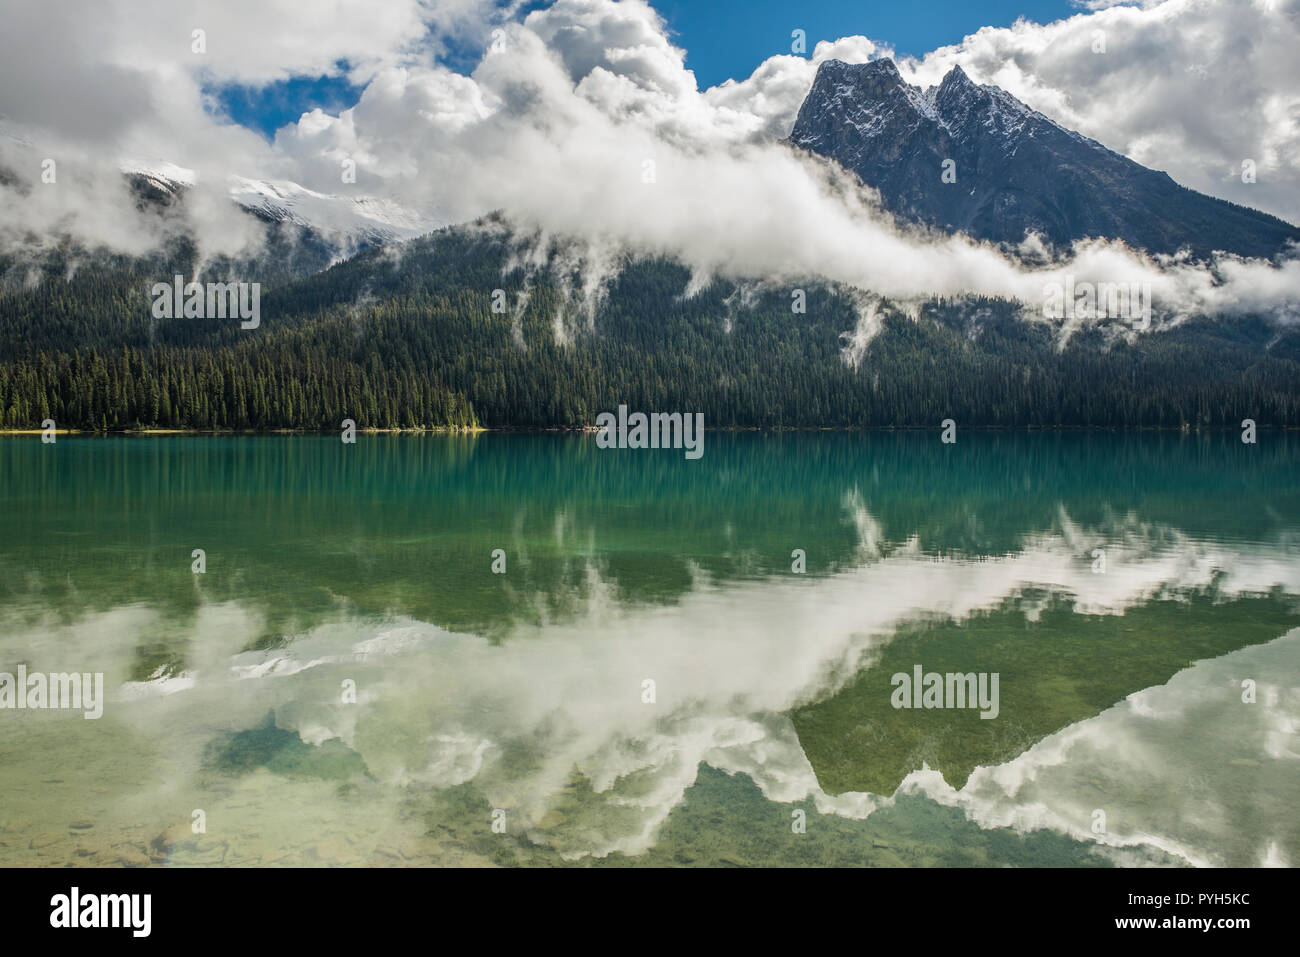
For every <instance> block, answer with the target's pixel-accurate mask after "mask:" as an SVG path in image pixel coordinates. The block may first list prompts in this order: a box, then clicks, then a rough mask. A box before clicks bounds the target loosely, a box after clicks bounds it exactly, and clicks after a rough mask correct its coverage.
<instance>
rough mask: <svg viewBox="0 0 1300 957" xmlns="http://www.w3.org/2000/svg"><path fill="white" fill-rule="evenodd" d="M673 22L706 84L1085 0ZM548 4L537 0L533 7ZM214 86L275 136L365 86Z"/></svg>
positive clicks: (875, 1)
mask: <svg viewBox="0 0 1300 957" xmlns="http://www.w3.org/2000/svg"><path fill="white" fill-rule="evenodd" d="M651 4H652V6H654V8H655V9H656V10H658V11H659V13H660V15H661V16H663V18H664V19H665V20H666V21H667V23H668V27H669V31H670V35H671V37H672V39H673V42H674V43H676V45H677V46H679V47H682V48H683V49H685V50H686V66H687V68H688V69H691V70H694V71H695V78H696V81H697V82H698V83H699V85H700V88H701V89H703V88H705V87H710V86H715V85H717V84H718V83H721V82H723V81H724V80H726V79H728V78H729V77H730V78H734V79H737V80H741V79H744V78H745V77H747V76H749V75H750V73H752V72H753V71H754V68H755V67H757V66H758V65H759V64H760V63H762V62H763V61H764V60H766V59H767V58H768V57H770V56H773V55H775V54H778V53H787V54H788V53H790V52H791V51H790V42H791V40H790V34H791V31H792V30H794V29H796V28H798V29H802V30H803V31H804V32H805V34H806V36H807V54H806V55H811V54H812V51H813V48H814V47H815V46H816V45H817V42H818V41H819V40H836V39H839V38H840V37H846V36H854V35H859V34H860V35H863V36H867V37H870V38H871V39H872V40H874V41H876V42H877V43H884V44H888V45H890V46H892V47H893V48H894V49H895V50H896V51H897V52H898V53H899V54H913V55H916V56H919V55H921V54H924V53H927V52H929V51H930V50H933V49H935V48H936V47H940V46H943V45H945V44H948V43H956V42H957V41H958V40H960V39H961V38H962V37H964V36H966V35H967V34H970V33H974V32H975V31H976V30H978V29H979V28H980V27H982V26H999V27H1000V26H1009V25H1010V24H1012V23H1014V22H1015V21H1016V19H1017V18H1018V17H1022V16H1023V17H1026V18H1028V19H1030V20H1035V21H1037V22H1039V23H1048V22H1050V21H1052V20H1059V19H1061V18H1063V17H1068V16H1070V15H1072V14H1074V13H1079V12H1080V10H1079V8H1078V7H1076V6H1075V5H1073V4H1072V3H1071V2H1070V0H980V2H978V3H973V2H971V0H925V2H924V3H914V2H898V0H890V2H885V0H815V2H808V3H803V4H795V3H793V2H791V0H703V2H702V0H651ZM542 5H544V4H539V3H530V4H529V5H528V6H527V7H526V8H525V11H526V10H527V9H531V8H534V7H536V6H542ZM481 53H482V51H481V50H478V49H474V50H464V49H459V48H457V47H456V46H454V45H453V46H452V47H451V48H450V50H449V52H448V55H447V56H446V57H445V58H444V62H445V63H446V65H447V66H449V67H450V68H451V69H453V70H457V71H460V72H465V73H468V72H469V71H470V70H472V69H473V68H474V66H475V64H476V63H477V59H478V57H479V56H480V55H481ZM208 92H209V93H210V94H211V95H212V97H213V98H214V100H215V103H216V105H217V107H218V108H219V109H220V110H221V111H222V112H224V113H225V114H226V115H227V116H229V117H230V118H231V119H233V120H234V121H235V122H236V123H239V124H241V125H243V126H247V127H249V128H250V129H254V130H257V131H258V132H260V133H262V134H263V135H264V136H267V137H268V138H269V137H270V136H271V135H272V134H273V133H274V132H275V130H277V129H279V128H280V127H281V126H283V125H284V124H286V123H291V122H294V121H295V120H297V119H298V117H299V116H300V115H301V114H303V113H305V112H307V111H309V110H311V109H313V108H316V107H320V108H321V109H324V110H326V111H328V112H331V113H336V112H338V111H339V110H340V109H345V108H347V107H348V106H351V105H352V104H354V103H355V102H356V101H357V98H358V97H360V95H361V89H360V88H359V87H354V86H352V85H351V84H350V83H348V82H347V80H346V79H345V78H344V77H341V76H330V77H325V76H322V77H295V78H293V79H290V80H286V81H282V82H278V83H271V84H269V85H267V86H262V87H244V86H225V87H221V88H217V89H210V90H208Z"/></svg>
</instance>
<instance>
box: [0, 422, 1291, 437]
mask: <svg viewBox="0 0 1300 957" xmlns="http://www.w3.org/2000/svg"><path fill="white" fill-rule="evenodd" d="M1257 428H1258V430H1259V431H1267V432H1280V433H1286V432H1296V431H1300V426H1275V425H1268V424H1261V425H1259V426H1257ZM940 429H941V426H937V425H936V426H928V425H860V426H815V425H810V426H713V427H708V426H706V427H705V429H704V431H706V432H713V433H718V434H727V433H731V434H739V433H756V434H765V435H781V434H786V433H814V432H834V433H843V434H850V433H855V432H862V433H876V432H935V431H940ZM961 430H962V431H963V432H980V433H984V432H1078V433H1095V432H1109V433H1117V434H1125V435H1128V434H1133V433H1138V432H1160V433H1177V434H1179V435H1209V434H1217V433H1227V432H1240V431H1241V429H1240V427H1239V426H1235V425H1224V426H1197V427H1195V428H1192V427H1191V426H1159V425H1138V426H1109V425H967V426H961ZM356 431H357V433H358V434H362V435H478V434H480V433H484V432H495V433H497V434H500V435H550V434H554V433H563V434H576V435H595V434H596V433H598V432H599V431H600V429H599V428H597V427H596V426H580V427H572V426H544V427H536V428H511V427H503V428H496V429H492V428H487V427H484V426H474V427H472V428H453V427H450V426H430V427H427V428H418V429H362V428H358V429H357V430H356ZM45 432H46V430H45V429H0V436H6V435H9V436H15V435H44V434H45ZM54 434H55V435H77V436H110V435H120V436H132V437H148V436H168V435H180V436H198V435H209V436H227V435H320V436H325V435H331V436H332V435H337V434H338V430H337V429H105V430H100V429H55V430H54Z"/></svg>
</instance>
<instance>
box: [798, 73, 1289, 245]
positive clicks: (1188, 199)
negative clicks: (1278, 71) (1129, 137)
mask: <svg viewBox="0 0 1300 957" xmlns="http://www.w3.org/2000/svg"><path fill="white" fill-rule="evenodd" d="M790 141H791V142H792V143H793V144H794V145H795V146H798V147H802V148H803V149H807V150H810V151H812V152H814V153H818V154H820V155H822V156H827V157H830V158H832V159H835V160H836V161H838V162H839V163H840V164H841V165H842V166H844V167H845V168H846V169H849V170H852V171H853V172H854V173H856V174H858V176H859V177H860V178H861V179H862V180H863V182H865V183H866V184H867V185H869V186H872V187H875V188H876V189H878V190H879V191H880V193H881V196H882V199H883V202H884V204H885V206H886V208H887V209H889V210H890V211H891V212H893V213H894V214H895V215H897V216H899V217H901V218H903V219H906V220H910V221H914V222H920V223H925V224H927V225H931V226H937V227H940V228H942V229H945V230H948V231H961V232H965V233H968V234H970V235H972V236H974V237H976V238H979V239H987V240H991V241H993V242H999V243H1010V244H1017V243H1020V242H1021V241H1022V240H1023V239H1024V238H1025V235H1026V233H1028V232H1031V231H1032V232H1036V233H1039V234H1041V235H1042V236H1043V237H1045V238H1046V239H1048V240H1049V241H1051V242H1052V243H1055V244H1058V245H1062V246H1068V245H1069V243H1070V242H1071V241H1072V240H1075V239H1082V238H1085V237H1089V236H1094V237H1107V238H1112V239H1122V240H1124V241H1125V242H1127V243H1129V244H1130V245H1132V246H1136V247H1140V248H1142V249H1146V250H1149V251H1152V252H1163V253H1172V252H1176V251H1178V250H1179V249H1182V248H1186V249H1189V250H1191V252H1192V253H1193V254H1194V255H1196V256H1207V255H1209V253H1210V252H1211V251H1213V250H1228V251H1230V252H1236V253H1239V254H1241V255H1247V256H1272V255H1274V254H1275V253H1277V252H1279V251H1280V250H1282V249H1283V248H1284V247H1285V245H1286V243H1287V241H1288V240H1296V241H1300V230H1297V229H1296V228H1295V227H1294V226H1291V225H1289V224H1288V223H1285V222H1283V221H1282V220H1280V219H1277V218H1276V217H1273V216H1269V215H1267V214H1266V213H1261V212H1257V211H1255V210H1252V209H1248V208H1246V207H1243V206H1238V205H1236V204H1234V203H1228V202H1225V201H1223V200H1219V199H1214V198H1213V197H1210V196H1206V195H1204V194H1202V193H1197V192H1195V191H1193V190H1190V189H1186V188H1185V187H1182V186H1179V185H1178V184H1177V183H1175V182H1174V181H1173V180H1172V179H1171V178H1170V177H1169V175H1168V174H1166V173H1162V172H1157V171H1155V170H1151V169H1147V168H1146V167H1144V166H1141V165H1140V164H1138V163H1135V162H1133V161H1132V160H1130V159H1128V158H1127V157H1125V156H1121V155H1120V154H1118V153H1115V152H1113V151H1111V150H1109V149H1107V148H1106V147H1105V146H1103V145H1102V144H1100V143H1098V142H1097V141H1095V140H1091V139H1088V138H1087V137H1085V136H1081V135H1080V134H1078V133H1076V132H1074V131H1072V130H1068V129H1065V128H1064V127H1062V126H1060V125H1058V124H1057V123H1055V122H1053V121H1052V120H1051V119H1049V118H1048V117H1046V116H1044V115H1043V114H1041V113H1038V112H1036V111H1034V110H1032V109H1030V108H1029V107H1028V106H1026V105H1025V104H1024V103H1021V102H1020V101H1019V100H1018V99H1016V98H1015V97H1014V96H1012V95H1011V94H1009V93H1007V92H1006V91H1004V90H1001V89H999V88H998V87H996V86H980V85H977V84H975V83H974V82H972V81H971V79H970V78H969V77H968V76H967V75H966V74H965V72H964V71H963V70H962V69H961V67H953V68H952V70H950V71H949V73H948V74H947V76H945V77H944V78H943V81H942V82H941V83H940V84H939V85H938V86H936V87H930V88H929V89H926V90H922V89H920V88H919V87H915V86H912V85H911V84H909V83H907V82H905V81H904V80H903V78H902V77H901V76H900V75H899V72H898V68H897V67H896V66H895V65H894V62H893V61H892V60H889V59H880V60H873V61H871V62H869V63H860V64H849V63H844V62H842V61H839V60H827V61H825V62H824V63H822V64H821V66H820V68H819V69H818V71H817V76H816V79H815V80H814V82H813V86H812V89H811V90H810V91H809V93H808V96H807V98H806V99H805V100H804V102H803V105H802V106H801V107H800V110H799V116H798V119H797V120H796V121H795V124H794V129H793V131H792V132H791V134H790ZM945 173H946V174H947V175H945Z"/></svg>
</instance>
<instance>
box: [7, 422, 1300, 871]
mask: <svg viewBox="0 0 1300 957" xmlns="http://www.w3.org/2000/svg"><path fill="white" fill-rule="evenodd" d="M1298 464H1300V440H1298V439H1297V437H1295V436H1289V435H1286V434H1276V433H1273V434H1265V435H1262V436H1261V439H1260V442H1259V444H1257V445H1243V444H1242V443H1241V442H1240V441H1239V440H1238V437H1237V435H1236V434H1235V433H1231V434H1225V435H1217V436H1192V435H1174V434H1156V433H1152V434H1135V435H1112V434H1102V433H1089V434H1075V435H1059V434H1053V433H1020V434H1011V433H1002V434H993V433H989V434H963V435H962V436H961V437H960V439H959V441H958V443H957V444H956V445H943V444H942V443H941V442H940V441H939V437H938V435H937V433H936V434H933V435H929V434H919V433H906V434H886V433H870V434H861V435H856V434H837V433H827V434H786V435H763V434H741V435H729V434H715V433H708V435H707V436H706V441H705V451H704V456H703V458H701V459H699V460H696V461H691V460H687V459H685V458H684V456H683V455H682V453H681V452H680V451H677V452H673V451H668V450H664V451H649V450H646V451H638V450H616V449H614V450H602V449H598V448H597V447H596V444H595V440H594V437H591V436H573V435H571V436H565V435H497V434H490V433H489V434H483V435H478V436H433V435H427V436H376V435H362V436H359V437H358V440H357V443H356V444H355V445H345V444H343V443H342V442H340V441H339V440H338V439H337V438H330V437H315V436H237V437H211V436H204V437H182V436H157V437H133V438H125V437H115V438H102V437H68V436H65V437H60V438H59V440H58V441H57V443H55V444H53V445H45V444H42V443H41V442H40V440H39V438H36V437H11V438H6V439H0V483H2V484H0V494H2V495H3V510H0V672H5V673H11V674H12V673H16V672H17V670H18V668H19V666H20V665H21V666H24V667H25V668H26V669H27V670H28V671H29V672H68V671H77V672H91V673H94V672H102V673H103V674H104V686H105V697H106V701H105V703H104V711H103V716H102V717H101V718H99V719H98V720H85V719H84V718H83V717H82V714H81V712H80V711H77V710H71V709H69V710H32V709H28V710H14V709H3V710H0V729H3V734H2V735H0V778H2V781H0V788H2V789H0V864H7V865H13V864H55V865H64V864H70V865H106V864H107V865H113V864H122V865H141V866H142V865H147V864H168V865H220V864H224V865H262V864H265V865H271V864H275V865H292V864H320V865H349V864H382V865H394V866H400V865H432V864H454V865H477V864H483V865H493V864H504V865H570V866H636V865H719V864H721V865H768V864H793V865H815V864H829V865H836V866H862V865H872V866H876V865H879V866H944V865H951V866H963V865H990V864H994V865H1001V864H1011V865H1098V866H1106V865H1113V864H1119V865H1133V864H1149V863H1157V864H1166V865H1188V864H1191V865H1225V864H1231V865H1238V864H1240V865H1260V864H1291V863H1295V862H1296V861H1297V860H1300V812H1297V811H1296V810H1295V809H1294V795H1295V794H1297V793H1300V737H1298V735H1297V732H1298V730H1300V601H1298V600H1297V596H1298V595H1300V563H1298V561H1297V559H1300V486H1298V485H1297V483H1296V481H1295V476H1296V473H1297V468H1296V467H1297V465H1298ZM195 549H202V550H203V551H204V553H205V559H204V560H205V563H206V566H205V570H204V571H203V572H202V573H196V572H195V571H194V569H193V567H192V566H193V563H194V561H195V559H194V558H193V552H194V550H195ZM796 549H798V550H802V553H803V555H804V559H803V562H804V571H802V572H796V571H795V570H793V568H792V565H793V564H794V563H795V558H794V557H792V552H794V551H795V550H796ZM496 550H500V551H499V552H496ZM494 552H496V554H497V556H503V558H504V566H505V567H504V571H503V572H501V573H497V572H494V568H493V566H494V560H495V562H496V565H497V567H498V568H499V567H500V564H501V560H500V558H496V559H494ZM1099 556H1101V558H1100V559H1099ZM1102 560H1104V566H1102V565H1101V564H1100V561H1102ZM917 665H920V666H922V668H923V670H924V671H925V672H931V671H933V672H939V673H949V672H952V673H963V674H964V673H982V674H985V675H990V674H997V675H998V676H999V700H998V708H997V716H996V717H995V718H991V719H984V718H981V717H980V712H979V710H977V709H975V708H969V707H968V708H897V707H894V702H893V701H892V700H891V693H892V691H893V687H892V676H894V675H896V674H900V673H902V674H908V675H910V674H912V672H913V668H914V667H915V666H917ZM649 683H653V684H652V685H651V684H649ZM1247 689H1253V696H1252V695H1251V694H1247V693H1246V691H1247ZM1252 697H1253V700H1250V699H1251V698H1252ZM1243 699H1246V700H1243ZM196 811H201V812H202V814H201V815H198V817H199V818H201V820H202V823H203V827H202V828H201V829H197V830H196V825H195V823H194V822H195V820H196V815H195V812H196Z"/></svg>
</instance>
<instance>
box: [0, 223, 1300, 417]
mask: <svg viewBox="0 0 1300 957" xmlns="http://www.w3.org/2000/svg"><path fill="white" fill-rule="evenodd" d="M193 261H194V252H193V250H192V249H189V248H187V247H186V246H185V245H184V244H180V245H178V246H177V247H175V248H174V249H173V250H171V252H170V254H169V255H168V256H166V257H158V258H156V259H153V260H141V259H128V258H103V257H94V258H86V257H84V256H81V257H73V256H72V255H71V254H70V253H68V252H63V253H54V254H51V255H50V256H49V257H48V258H47V259H46V260H45V261H44V262H42V263H41V264H40V267H41V268H40V269H39V270H36V269H34V268H33V266H32V265H31V264H26V263H23V264H20V263H17V262H13V261H9V262H0V276H3V281H2V282H0V428H6V429H30V428H38V427H39V425H40V423H41V421H42V420H43V419H46V418H53V419H54V420H55V421H56V423H57V424H58V426H59V427H60V428H74V429H131V428H138V427H158V428H195V429H276V428H303V429H337V428H338V427H339V423H340V422H341V420H342V419H344V418H352V419H354V420H356V422H357V424H358V426H359V427H361V428H424V427H448V426H450V427H465V426H473V425H478V426H484V427H489V428H542V427H579V426H583V425H590V424H592V423H593V422H594V420H595V417H596V415H597V414H598V413H599V412H601V411H604V410H610V409H614V408H616V407H617V406H618V405H619V404H626V405H628V406H629V407H630V408H632V409H640V410H645V411H654V410H661V411H674V410H676V411H700V412H703V413H704V415H705V421H706V424H707V425H709V426H710V427H765V428H766V427H850V428H851V427H887V426H898V427H917V426H923V427H936V426H937V425H938V424H939V422H940V421H941V420H942V419H945V418H953V419H955V420H956V421H957V422H958V423H960V424H962V425H966V426H1094V427H1095V426H1101V427H1183V426H1191V427H1221V426H1231V427H1236V426H1238V425H1239V423H1240V422H1241V420H1242V419H1243V418H1253V419H1255V420H1256V421H1258V422H1259V423H1260V425H1261V426H1265V425H1267V426H1295V425H1298V424H1300V336H1298V335H1297V334H1296V333H1295V332H1292V331H1280V330H1278V329H1277V328H1276V327H1274V326H1273V325H1270V324H1269V323H1267V322H1265V321H1264V320H1262V319H1240V318H1238V319H1201V320H1194V321H1191V322H1188V323H1187V324H1185V325H1184V326H1182V327H1180V328H1179V329H1176V330H1174V331H1171V332H1163V333H1156V334H1147V335H1144V336H1141V337H1139V338H1137V339H1136V340H1135V341H1134V342H1132V343H1129V342H1126V341H1124V340H1123V339H1122V338H1120V337H1116V336H1113V335H1109V336H1108V335H1106V334H1104V332H1102V331H1092V332H1081V333H1078V334H1076V335H1074V336H1073V337H1071V338H1070V339H1069V340H1068V343H1067V344H1066V346H1065V348H1063V349H1062V348H1060V347H1059V337H1057V336H1056V334H1055V333H1054V331H1053V330H1052V329H1051V328H1049V327H1048V326H1047V325H1045V324H1043V323H1037V322H1029V321H1025V320H1024V319H1022V318H1020V317H1019V312H1020V308H1019V306H1018V305H1016V304H1014V303H1010V302H1006V301H1002V300H992V299H988V300H985V299H963V300H957V301H938V300H936V301H932V302H930V303H927V304H925V305H924V306H923V307H922V309H921V311H920V314H919V316H914V317H909V316H908V315H906V314H904V313H903V312H902V311H900V310H896V309H893V308H890V307H888V306H884V307H882V309H881V311H880V315H881V317H882V326H881V331H880V332H879V334H878V335H877V336H876V337H875V338H874V340H872V342H871V343H870V345H869V347H868V348H867V349H866V351H865V352H864V353H863V354H862V355H861V358H860V361H859V362H858V363H857V365H856V367H854V365H852V364H850V363H848V362H846V361H845V347H846V343H847V340H846V337H845V336H844V335H843V334H845V333H847V332H850V331H851V330H853V329H854V327H855V325H856V324H857V322H858V312H857V310H856V309H855V306H854V303H853V301H852V300H851V299H850V298H849V297H848V296H847V295H846V294H844V293H842V292H839V291H837V290H835V289H833V288H828V287H826V286H823V285H818V284H815V283H812V282H809V283H807V284H805V286H804V288H805V289H806V290H807V311H806V313H805V314H796V313H793V312H792V311H791V298H790V290H789V289H786V288H780V289H767V290H765V291H764V290H750V293H751V294H750V295H745V296H741V295H739V294H738V291H737V286H736V284H735V283H733V282H730V281H718V282H715V283H714V284H713V285H711V286H709V287H708V288H706V289H704V290H703V291H701V292H699V293H698V294H697V295H694V296H691V297H686V296H685V295H684V292H685V290H686V287H687V283H688V280H689V278H690V277H689V275H688V273H687V271H686V270H685V269H683V268H682V267H680V266H678V265H676V264H674V263H672V262H667V261H661V260H649V261H647V260H640V261H629V262H627V263H625V264H624V267H623V268H622V270H621V271H620V272H619V274H618V275H617V277H615V278H613V279H612V280H611V281H610V283H609V286H608V290H607V295H606V296H605V297H604V299H603V300H602V301H601V302H600V304H599V306H598V307H597V308H596V309H595V312H594V314H593V315H588V314H587V313H586V312H585V311H584V310H583V308H582V307H581V304H580V302H579V301H578V298H577V297H576V296H573V295H569V294H566V292H565V288H564V286H563V283H562V280H563V274H562V273H560V272H556V271H541V272H537V273H535V274H532V275H531V276H530V275H527V274H526V273H525V272H524V271H523V270H520V269H515V270H512V271H509V272H503V270H504V268H505V266H506V264H507V263H508V262H510V261H511V260H510V254H509V250H508V248H507V246H506V245H505V243H504V242H503V241H502V240H501V239H499V238H493V237H492V236H491V235H489V234H488V233H485V232H480V231H476V230H451V231H445V232H443V233H439V234H435V235H434V236H432V237H428V238H426V239H421V240H417V241H414V242H412V243H408V244H406V245H404V246H402V247H398V249H397V250H396V251H395V250H392V249H388V250H385V249H375V250H370V251H367V252H364V253H362V254H360V255H358V256H356V257H354V258H353V259H351V260H349V261H347V262H344V263H341V264H339V265H336V266H334V267H332V268H330V269H327V270H324V271H322V272H316V273H313V274H310V275H306V276H302V277H300V278H296V279H295V278H293V275H292V273H291V272H290V271H287V270H285V269H284V268H282V267H281V268H279V269H277V270H271V271H269V272H264V273H263V274H262V277H265V278H264V286H263V293H262V298H261V322H260V325H259V326H258V327H257V328H256V329H252V330H241V329H240V325H239V322H238V321H237V320H229V319H193V318H191V319H183V318H182V319H155V318H154V317H153V315H152V312H151V309H150V305H151V300H150V296H149V290H150V287H151V286H152V284H153V283H155V282H159V281H163V282H166V281H170V279H171V277H172V275H173V274H174V273H176V272H181V273H184V274H185V275H186V276H190V275H192V272H193V270H192V265H193ZM248 268H249V267H248V266H247V264H240V267H239V268H235V266H234V264H217V265H216V266H215V267H214V266H212V265H209V267H208V268H207V270H206V271H205V275H204V277H202V278H204V279H211V280H217V279H233V278H238V279H245V280H254V279H259V278H262V277H259V275H257V274H256V273H252V274H250V273H249V272H248V271H247V270H248ZM557 277H559V278H557ZM498 288H499V289H502V290H504V292H505V294H506V295H505V301H506V303H507V304H508V309H507V311H506V312H504V313H500V312H494V311H493V308H492V304H493V296H492V292H493V290H494V289H498ZM525 290H526V291H527V296H526V304H523V305H522V307H521V299H520V297H519V293H520V292H523V291H525ZM557 323H559V325H560V326H561V327H562V329H563V334H562V335H557Z"/></svg>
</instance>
